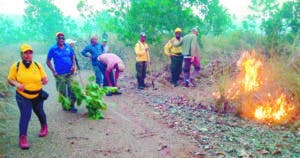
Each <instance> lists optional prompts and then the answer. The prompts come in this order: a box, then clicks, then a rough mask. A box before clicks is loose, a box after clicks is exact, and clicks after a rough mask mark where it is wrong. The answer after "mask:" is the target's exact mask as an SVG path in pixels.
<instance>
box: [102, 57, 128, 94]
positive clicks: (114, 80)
mask: <svg viewBox="0 0 300 158" xmlns="http://www.w3.org/2000/svg"><path fill="white" fill-rule="evenodd" d="M98 60H99V61H100V62H101V64H102V65H103V67H102V68H101V70H102V73H103V74H104V84H103V86H113V87H117V86H118V79H119V74H120V72H123V71H124V69H125V65H124V63H123V61H122V60H121V58H120V57H118V56H117V55H116V54H112V53H104V54H102V55H99V56H98ZM113 70H115V73H113ZM114 94H121V93H120V92H118V91H117V92H116V93H114ZM110 95H111V94H110V93H108V96H110Z"/></svg>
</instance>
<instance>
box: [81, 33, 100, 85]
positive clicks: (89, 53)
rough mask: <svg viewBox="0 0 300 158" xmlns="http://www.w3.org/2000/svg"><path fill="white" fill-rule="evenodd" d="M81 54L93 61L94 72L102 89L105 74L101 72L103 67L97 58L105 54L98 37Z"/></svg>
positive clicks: (93, 38)
mask: <svg viewBox="0 0 300 158" xmlns="http://www.w3.org/2000/svg"><path fill="white" fill-rule="evenodd" d="M81 54H82V55H83V56H85V57H88V58H89V59H91V60H92V66H93V70H94V72H95V77H96V83H97V84H98V85H99V86H100V87H101V86H102V85H103V74H102V72H101V69H100V68H101V65H100V63H99V61H98V60H97V57H98V56H99V55H101V54H103V49H102V46H101V44H99V43H98V38H97V37H96V36H92V37H91V44H89V45H87V46H86V47H85V48H84V49H83V50H82V51H81Z"/></svg>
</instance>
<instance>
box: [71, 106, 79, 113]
mask: <svg viewBox="0 0 300 158" xmlns="http://www.w3.org/2000/svg"><path fill="white" fill-rule="evenodd" d="M77 111H78V110H77V109H76V108H75V106H74V105H73V106H71V108H70V109H69V112H71V113H77Z"/></svg>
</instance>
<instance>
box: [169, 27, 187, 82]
mask: <svg viewBox="0 0 300 158" xmlns="http://www.w3.org/2000/svg"><path fill="white" fill-rule="evenodd" d="M174 32H175V37H173V38H172V39H171V40H169V41H168V43H167V44H166V45H165V47H164V51H165V54H166V55H167V56H169V57H170V59H171V83H172V85H173V86H174V87H177V86H178V80H179V77H180V74H181V71H182V62H183V55H182V48H181V46H178V47H175V46H173V45H172V43H171V41H177V42H179V41H180V38H181V29H180V28H176V29H175V31H174Z"/></svg>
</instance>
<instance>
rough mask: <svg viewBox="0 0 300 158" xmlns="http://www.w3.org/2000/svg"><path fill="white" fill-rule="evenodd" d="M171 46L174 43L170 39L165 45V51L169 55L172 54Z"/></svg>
mask: <svg viewBox="0 0 300 158" xmlns="http://www.w3.org/2000/svg"><path fill="white" fill-rule="evenodd" d="M171 47H172V44H171V42H170V41H169V42H168V43H167V44H166V45H165V46H164V51H165V54H166V55H167V56H170V55H171V53H170V49H171Z"/></svg>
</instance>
